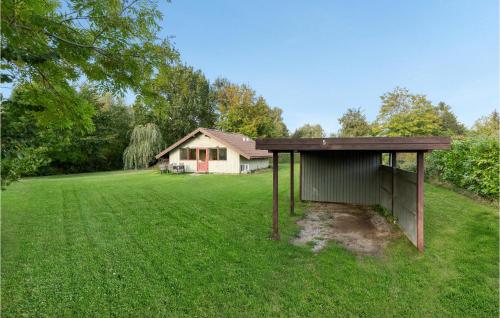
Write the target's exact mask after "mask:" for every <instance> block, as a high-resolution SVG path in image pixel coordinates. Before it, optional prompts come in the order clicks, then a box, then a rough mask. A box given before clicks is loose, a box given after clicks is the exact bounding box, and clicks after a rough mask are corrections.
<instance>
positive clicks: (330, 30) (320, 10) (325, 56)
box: [161, 0, 499, 132]
mask: <svg viewBox="0 0 500 318" xmlns="http://www.w3.org/2000/svg"><path fill="white" fill-rule="evenodd" d="M161 10H162V12H163V14H164V19H163V22H162V27H163V30H162V33H161V35H162V36H169V37H172V36H173V38H172V42H173V43H174V45H175V47H176V48H177V49H178V50H179V51H180V53H181V56H182V59H183V61H184V62H185V63H187V64H189V65H192V66H194V67H196V68H199V69H201V70H202V71H203V72H204V73H205V75H206V76H207V77H208V78H209V79H211V80H214V79H215V78H217V77H219V76H222V77H226V78H228V79H229V80H230V81H233V82H236V83H245V84H248V85H250V86H251V87H252V88H254V89H255V90H256V91H257V93H258V94H259V95H262V96H264V98H266V100H267V101H268V103H269V104H270V105H271V106H277V107H280V108H282V109H283V110H284V116H283V117H284V120H285V123H286V124H287V126H288V127H289V129H291V130H294V129H295V128H297V127H299V126H301V125H303V124H306V123H312V124H315V123H319V124H321V125H322V126H323V128H324V129H325V130H326V131H327V132H332V131H336V130H337V129H338V126H339V125H338V121H337V119H338V118H339V117H340V116H341V115H342V113H344V112H345V110H346V109H347V108H348V107H361V108H362V109H363V110H364V111H365V112H366V115H367V117H368V119H369V120H373V119H374V118H375V117H376V115H377V112H378V109H379V107H380V98H379V97H380V95H382V94H383V93H385V92H388V91H390V90H392V89H393V88H394V87H396V86H398V85H399V86H404V87H407V88H408V89H410V91H412V92H414V93H422V94H426V95H427V96H428V97H429V99H430V100H431V101H433V102H435V103H437V102H439V101H445V102H446V103H448V104H450V105H451V106H452V108H453V110H454V111H455V113H456V114H457V115H458V117H459V119H460V120H461V121H463V122H464V123H465V124H467V125H468V126H470V125H472V124H473V122H474V121H475V120H476V119H477V118H478V117H480V116H482V115H485V114H487V113H490V112H491V111H492V110H493V109H495V108H498V106H499V93H498V91H499V80H498V75H499V74H498V72H499V62H498V59H499V57H498V54H499V49H498V41H499V31H498V29H499V25H498V13H499V8H498V3H497V1H495V0H481V1H469V0H467V1H465V0H460V1H438V0H434V1H396V0H394V1H385V0H377V1H368V0H366V1H290V0H289V1H255V0H253V1H229V0H228V1H217V0H212V1H194V0H184V1H180V0H177V1H176V0H173V1H172V3H170V4H168V3H167V4H164V3H162V4H161Z"/></svg>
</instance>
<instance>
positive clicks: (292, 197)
mask: <svg viewBox="0 0 500 318" xmlns="http://www.w3.org/2000/svg"><path fill="white" fill-rule="evenodd" d="M293 155H294V154H293V151H290V215H295V189H294V185H295V180H294V175H293V174H294V170H295V168H294V158H293Z"/></svg>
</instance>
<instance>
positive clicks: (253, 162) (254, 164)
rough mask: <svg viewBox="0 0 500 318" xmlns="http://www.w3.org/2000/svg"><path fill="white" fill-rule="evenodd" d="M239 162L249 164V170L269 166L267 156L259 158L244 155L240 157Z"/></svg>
mask: <svg viewBox="0 0 500 318" xmlns="http://www.w3.org/2000/svg"><path fill="white" fill-rule="evenodd" d="M240 164H242V165H243V164H248V165H249V166H250V170H251V171H255V170H259V169H265V168H269V158H261V159H250V160H248V159H246V158H244V157H240Z"/></svg>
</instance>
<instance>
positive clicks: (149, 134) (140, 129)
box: [123, 124, 163, 169]
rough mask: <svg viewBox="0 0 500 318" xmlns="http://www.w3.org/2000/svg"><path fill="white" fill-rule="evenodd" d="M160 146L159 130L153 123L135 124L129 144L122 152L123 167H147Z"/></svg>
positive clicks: (161, 143)
mask: <svg viewBox="0 0 500 318" xmlns="http://www.w3.org/2000/svg"><path fill="white" fill-rule="evenodd" d="M162 147H163V140H162V137H161V132H160V130H159V129H158V127H157V126H156V125H155V124H146V125H138V126H135V127H134V130H133V131H132V135H131V136H130V144H129V145H128V147H127V148H126V149H125V151H124V152H123V162H124V168H125V169H132V168H135V169H138V168H147V167H148V165H149V163H150V162H151V161H152V160H153V158H154V156H155V155H156V154H157V153H159V152H160V150H161V149H162Z"/></svg>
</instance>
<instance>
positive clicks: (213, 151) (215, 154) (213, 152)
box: [209, 148, 217, 160]
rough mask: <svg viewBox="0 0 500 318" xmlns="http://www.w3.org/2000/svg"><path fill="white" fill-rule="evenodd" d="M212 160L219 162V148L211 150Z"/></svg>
mask: <svg viewBox="0 0 500 318" xmlns="http://www.w3.org/2000/svg"><path fill="white" fill-rule="evenodd" d="M209 158H210V160H217V148H210V157H209Z"/></svg>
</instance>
